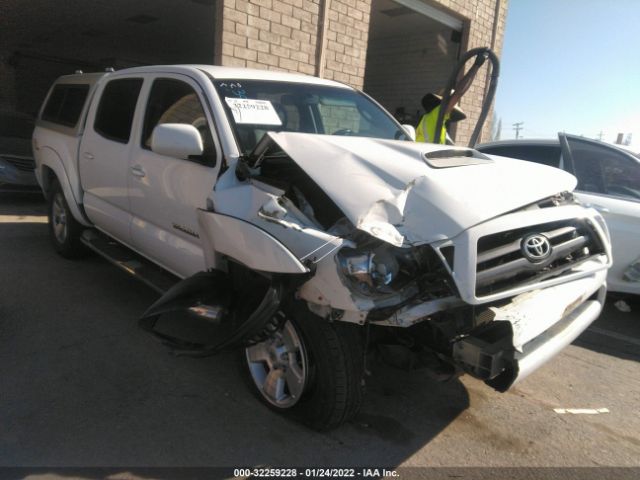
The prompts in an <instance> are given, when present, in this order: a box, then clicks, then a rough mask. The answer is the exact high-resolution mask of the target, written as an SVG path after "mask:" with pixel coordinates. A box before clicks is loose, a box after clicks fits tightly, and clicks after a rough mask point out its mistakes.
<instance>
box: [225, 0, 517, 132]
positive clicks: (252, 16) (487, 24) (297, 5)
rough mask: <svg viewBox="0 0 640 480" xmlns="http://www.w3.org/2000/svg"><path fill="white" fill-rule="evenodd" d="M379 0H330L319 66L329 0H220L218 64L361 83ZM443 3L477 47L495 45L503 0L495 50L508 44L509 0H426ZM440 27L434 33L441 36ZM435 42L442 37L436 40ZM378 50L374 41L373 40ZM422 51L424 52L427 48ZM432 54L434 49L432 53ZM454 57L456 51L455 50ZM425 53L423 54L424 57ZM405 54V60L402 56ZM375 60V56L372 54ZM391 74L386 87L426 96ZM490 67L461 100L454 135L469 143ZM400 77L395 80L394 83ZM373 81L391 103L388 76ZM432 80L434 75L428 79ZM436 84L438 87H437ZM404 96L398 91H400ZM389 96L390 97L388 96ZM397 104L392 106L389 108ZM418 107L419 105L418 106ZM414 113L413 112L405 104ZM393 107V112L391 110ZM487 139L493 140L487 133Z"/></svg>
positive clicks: (437, 68) (440, 70)
mask: <svg viewBox="0 0 640 480" xmlns="http://www.w3.org/2000/svg"><path fill="white" fill-rule="evenodd" d="M372 1H375V0H331V1H330V4H329V5H330V8H329V10H328V12H327V17H326V19H325V21H326V22H327V28H326V30H325V31H326V36H325V45H326V47H325V52H324V64H323V65H319V64H318V61H319V58H320V53H319V51H320V48H319V42H320V41H321V38H322V32H323V24H322V14H323V9H324V2H323V0H220V1H219V4H218V8H219V10H218V12H219V13H218V18H219V19H220V20H219V21H218V35H217V41H216V46H217V51H216V58H215V63H216V64H220V65H226V66H239V67H251V68H262V69H270V70H282V71H289V72H301V73H306V74H311V75H317V74H319V73H321V75H322V76H323V77H325V78H328V79H333V80H337V81H340V82H344V83H347V84H349V85H352V86H354V87H356V88H360V89H362V88H363V87H364V78H365V70H366V68H367V50H368V47H369V45H368V40H369V22H370V17H371V3H372ZM424 1H425V3H429V4H431V5H433V6H435V7H437V8H439V9H442V10H445V11H447V12H448V13H451V14H452V15H454V16H457V17H459V18H461V19H462V20H463V21H464V23H465V29H464V32H463V40H462V51H465V50H468V49H470V48H474V47H478V46H490V45H491V40H492V31H493V22H494V15H495V8H496V2H500V8H499V15H498V24H497V32H496V38H495V45H494V49H495V51H496V53H498V54H499V52H500V50H501V49H502V37H503V34H504V25H505V16H506V10H507V3H508V0H424ZM442 34H443V33H442V32H434V33H433V35H435V36H437V35H442ZM434 40H435V41H436V45H437V44H438V43H437V42H440V43H442V41H440V40H439V39H437V38H434ZM374 48H375V46H374ZM422 53H424V52H422ZM426 53H428V52H426ZM419 54H421V52H418V51H413V50H411V49H408V50H407V49H406V48H403V46H402V45H397V49H396V51H395V56H396V57H400V58H398V59H397V60H398V61H404V60H406V58H407V57H411V56H412V55H419ZM449 55H451V52H448V53H447V54H446V55H445V57H446V58H444V59H443V58H442V55H440V56H439V57H438V58H437V59H435V60H433V62H432V66H433V67H434V75H436V74H437V76H440V75H442V76H444V78H445V79H446V77H447V75H448V72H444V70H446V69H447V68H451V67H452V66H453V63H454V62H453V61H451V62H449V60H451V59H450V58H449ZM453 55H455V54H453ZM423 56H424V55H423ZM403 57H404V58H403ZM369 61H370V62H371V57H369ZM371 67H372V68H374V69H380V70H382V69H384V65H378V64H376V62H375V61H374V62H373V63H371ZM386 69H387V71H388V72H389V75H383V77H384V78H386V79H388V82H389V84H388V88H387V90H389V89H390V88H393V89H394V90H395V91H396V92H401V90H402V88H407V91H406V92H405V93H403V94H402V95H404V96H408V95H410V96H411V97H412V98H417V99H418V102H419V99H420V98H421V97H422V94H423V92H422V90H424V88H422V89H420V92H418V93H417V94H416V93H415V92H417V90H418V89H417V87H416V86H415V85H414V86H411V85H407V84H404V87H403V84H402V80H403V79H392V78H391V77H392V73H393V69H392V68H389V66H388V64H387V68H386ZM485 78H486V69H484V68H483V69H482V70H480V72H479V74H478V77H477V79H476V82H475V83H474V85H473V86H472V87H471V89H470V90H469V92H468V93H467V95H466V96H465V97H464V98H463V99H462V103H461V107H462V108H463V110H465V112H466V113H467V115H468V118H467V120H466V121H464V122H461V123H460V124H459V125H458V127H457V131H456V141H457V142H458V143H461V144H464V143H466V142H467V141H468V139H469V137H470V135H471V132H472V130H473V127H474V125H475V122H476V120H477V118H478V115H479V114H480V109H481V105H482V100H483V98H484V91H485V86H486V83H485ZM394 82H395V83H394ZM376 83H377V85H373V84H372V85H371V93H372V94H373V95H374V96H375V97H381V96H382V97H384V98H381V99H382V100H383V102H384V103H385V104H386V105H389V106H391V105H392V104H393V103H394V102H395V101H396V100H394V99H393V98H392V95H390V94H389V93H385V92H384V81H383V82H382V83H381V82H378V81H376ZM427 83H428V79H427ZM432 83H433V88H439V87H441V86H442V85H440V84H441V83H442V80H440V79H439V78H438V79H437V80H436V78H435V76H434V77H433V81H432ZM436 84H437V85H436ZM398 94H399V93H398ZM387 98H388V99H389V100H386V99H387ZM390 108H391V107H390ZM418 108H419V106H418ZM407 111H408V112H409V113H415V112H411V111H410V110H409V109H407ZM392 113H393V112H392ZM490 123H491V116H489V118H488V119H487V123H486V125H485V132H489V129H490ZM485 138H488V137H487V136H486V135H485Z"/></svg>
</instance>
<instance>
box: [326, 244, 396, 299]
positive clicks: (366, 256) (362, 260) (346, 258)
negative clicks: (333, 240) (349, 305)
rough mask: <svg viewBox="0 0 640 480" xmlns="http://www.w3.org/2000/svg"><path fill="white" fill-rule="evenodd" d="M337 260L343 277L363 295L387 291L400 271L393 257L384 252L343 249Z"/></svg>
mask: <svg viewBox="0 0 640 480" xmlns="http://www.w3.org/2000/svg"><path fill="white" fill-rule="evenodd" d="M337 258H338V263H339V265H340V270H341V272H342V274H343V275H344V277H345V278H347V280H349V281H350V282H351V283H352V284H353V285H354V286H355V287H356V288H357V289H358V290H359V291H361V292H362V293H365V294H371V293H376V292H380V293H384V292H386V291H388V290H389V289H388V287H389V286H390V285H391V283H392V282H393V280H394V279H395V278H396V276H397V275H398V271H399V270H400V265H399V264H398V261H397V259H396V258H395V256H394V255H392V254H391V253H389V252H388V251H384V250H382V251H380V250H377V251H362V250H356V249H353V248H343V249H342V250H340V252H339V253H338V255H337Z"/></svg>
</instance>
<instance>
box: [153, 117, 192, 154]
mask: <svg viewBox="0 0 640 480" xmlns="http://www.w3.org/2000/svg"><path fill="white" fill-rule="evenodd" d="M151 150H152V151H153V152H155V153H157V154H159V155H166V156H168V157H175V158H181V159H183V160H188V159H189V157H190V156H192V155H193V156H197V155H202V153H203V152H204V146H203V145H202V137H201V136H200V132H198V129H197V128H196V127H194V126H193V125H188V124H186V123H164V124H162V125H158V126H157V127H156V128H154V129H153V133H152V134H151Z"/></svg>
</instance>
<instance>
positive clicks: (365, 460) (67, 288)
mask: <svg viewBox="0 0 640 480" xmlns="http://www.w3.org/2000/svg"><path fill="white" fill-rule="evenodd" d="M44 212H45V206H44V202H43V200H42V198H41V197H40V196H38V195H33V194H21V193H0V466H5V467H6V466H46V467H73V466H94V467H97V466H120V465H127V466H146V467H152V466H172V467H180V466H229V467H241V466H242V467H251V466H258V465H268V466H274V467H284V466H294V465H296V466H343V467H344V466H367V465H376V466H389V467H398V466H433V467H437V466H456V467H460V466H520V467H522V466H527V467H533V466H574V467H575V466H586V467H590V466H636V467H638V466H640V364H639V361H640V301H638V299H637V298H636V299H630V300H629V301H628V303H629V305H630V307H631V312H628V313H623V312H621V311H619V310H617V309H616V308H614V307H613V305H612V303H613V302H612V301H608V303H607V306H606V310H605V312H604V314H603V315H602V316H601V318H600V319H599V320H597V321H596V322H595V323H594V324H593V326H592V327H591V328H590V329H589V330H588V331H587V332H585V333H584V334H583V335H582V336H581V337H580V338H579V339H577V340H576V342H574V344H573V345H571V346H569V347H568V348H567V349H565V350H564V351H563V352H562V353H561V354H560V355H558V356H557V357H556V358H555V359H554V360H552V361H551V362H550V363H548V364H547V365H545V366H544V367H542V368H541V369H540V370H539V371H537V372H536V373H534V374H533V375H531V376H530V377H529V378H527V379H526V380H525V381H523V382H522V383H520V384H518V385H517V386H516V388H514V389H512V390H510V391H509V392H507V393H504V394H500V393H497V392H495V391H493V390H492V389H491V388H489V387H487V386H485V385H484V384H483V383H482V382H480V381H476V380H474V379H472V378H470V377H463V378H462V379H457V380H454V381H450V382H448V383H437V382H435V381H433V380H430V379H429V378H427V377H426V376H425V374H424V373H423V372H404V371H398V370H394V369H392V368H390V367H386V366H384V365H378V364H376V365H374V366H373V368H372V370H373V375H372V377H371V378H369V379H368V382H367V388H368V395H367V398H366V403H365V405H364V408H363V411H362V413H361V415H360V416H359V417H358V418H357V419H356V420H355V421H354V422H352V423H350V424H348V425H345V426H343V427H341V428H340V429H338V430H335V431H333V432H330V433H322V434H321V433H317V432H313V431H310V430H308V429H306V428H305V427H303V426H301V425H298V424H296V423H294V422H291V421H288V420H286V419H284V418H282V417H280V416H279V415H277V414H276V413H274V412H272V411H270V410H269V409H267V408H265V407H264V406H263V405H262V404H260V403H259V402H258V401H257V400H256V399H255V398H254V397H253V396H252V395H251V394H250V392H249V390H248V389H247V388H246V385H245V384H244V380H243V379H242V376H241V374H240V370H239V368H240V367H239V362H238V358H237V355H236V354H233V353H228V354H222V355H219V356H216V357H212V358H206V359H191V358H184V357H175V356H172V355H170V354H169V353H168V352H167V350H166V349H165V348H164V347H163V346H162V345H160V344H159V343H157V342H156V341H154V340H153V339H152V338H150V337H149V336H148V335H147V334H146V333H144V332H142V331H141V330H140V329H139V328H138V327H137V324H136V321H137V318H138V316H139V315H140V314H141V313H142V312H143V311H144V310H145V309H146V307H148V306H149V305H150V304H151V303H152V302H153V301H154V300H155V299H156V298H157V295H156V294H155V293H154V292H153V291H151V290H150V289H149V288H148V287H146V286H145V285H143V284H142V283H140V282H138V281H136V280H135V279H133V278H130V277H128V276H126V275H125V274H124V273H122V272H121V271H119V270H117V269H116V268H115V267H113V266H112V265H110V264H108V263H107V262H105V261H104V260H102V259H101V258H98V257H97V256H89V257H87V258H85V259H82V260H76V261H69V260H65V259H63V258H61V257H59V256H57V255H56V254H55V253H54V251H53V249H52V248H51V246H50V245H49V241H48V237H47V226H46V218H45V217H44ZM555 409H607V410H608V412H607V413H597V414H586V413H557V412H556V411H555Z"/></svg>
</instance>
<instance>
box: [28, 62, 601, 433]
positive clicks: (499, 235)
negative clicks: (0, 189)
mask: <svg viewBox="0 0 640 480" xmlns="http://www.w3.org/2000/svg"><path fill="white" fill-rule="evenodd" d="M411 133H412V132H411V130H410V128H408V127H403V126H401V125H400V124H398V123H397V122H396V121H395V120H394V119H393V117H392V116H391V115H390V114H389V113H388V112H386V111H385V110H384V109H383V108H382V107H380V106H379V105H378V104H377V103H376V102H375V101H373V100H372V99H371V98H369V97H368V96H366V95H365V94H363V93H362V92H359V91H357V90H354V89H353V88H351V87H349V86H346V85H343V84H340V83H337V82H333V81H328V80H324V79H319V78H314V77H309V76H304V75H294V74H286V73H276V72H268V71H259V70H246V69H234V68H223V67H212V66H203V65H184V66H153V67H141V68H134V69H127V70H122V71H118V72H111V73H105V74H88V75H85V74H78V75H70V76H66V77H62V78H60V79H58V80H57V81H56V83H55V84H54V85H53V87H52V89H51V92H50V94H49V96H48V97H47V99H46V100H45V104H44V106H43V109H42V111H41V113H40V116H39V119H38V122H37V126H36V129H35V132H34V135H33V145H34V154H35V158H36V162H37V168H36V174H37V178H38V181H39V183H40V185H41V186H42V189H43V191H44V193H45V195H46V197H47V198H48V200H49V226H50V232H51V241H52V244H53V246H54V247H55V249H56V250H57V251H58V252H59V253H60V254H61V255H63V256H66V257H70V256H75V255H77V254H79V253H82V247H83V246H86V247H89V248H91V249H93V250H95V251H96V252H98V253H100V254H101V255H103V256H104V257H105V258H107V259H109V260H110V261H112V262H113V263H114V264H115V265H117V266H119V267H120V268H122V269H123V270H125V271H126V272H128V273H131V274H134V275H136V276H138V277H139V278H141V279H143V280H144V281H145V282H146V283H148V284H149V285H151V286H152V287H154V288H156V289H157V290H158V291H160V292H161V293H162V294H163V295H162V297H161V298H160V299H159V300H158V301H157V302H156V303H155V304H154V305H152V306H151V307H150V308H149V309H148V311H147V312H146V313H144V314H143V315H142V319H141V326H142V327H143V328H144V329H146V330H148V331H149V332H152V333H153V334H154V335H156V336H157V337H159V338H161V339H162V340H163V341H164V342H165V343H167V344H169V345H170V346H171V347H172V348H174V349H176V350H177V351H179V352H180V353H182V354H188V355H195V356H203V355H213V354H215V353H217V352H219V351H220V350H222V349H226V348H239V349H242V351H243V353H244V360H243V361H244V362H245V364H246V371H247V372H248V374H249V376H250V378H251V383H252V385H253V386H254V387H255V389H256V391H257V393H258V396H259V398H260V399H261V400H262V401H264V402H265V403H266V404H267V405H269V406H270V407H272V408H274V409H276V410H277V411H279V412H282V413H283V414H287V415H291V416H294V417H296V418H300V419H302V420H303V421H304V422H305V423H307V424H309V425H311V426H312V427H314V428H322V429H326V428H331V427H335V426H337V425H339V424H340V423H342V422H344V421H345V420H348V419H350V418H352V417H353V416H354V415H355V414H356V413H357V411H358V409H359V407H360V404H361V402H362V398H363V385H364V371H365V368H364V365H365V362H366V358H367V356H366V352H367V351H370V350H371V349H372V348H376V347H378V348H382V349H385V348H386V351H389V348H391V349H392V350H394V351H395V352H398V351H402V352H403V354H404V355H406V356H415V357H417V358H419V359H421V360H425V359H428V361H424V363H426V364H429V365H430V366H431V367H432V368H435V369H437V370H438V371H439V373H441V374H443V375H448V376H449V377H450V376H452V375H458V374H460V373H462V372H468V373H470V374H471V375H474V376H475V377H478V378H480V379H482V380H484V381H486V382H487V383H488V384H489V385H492V386H493V387H494V388H496V389H498V390H499V391H504V390H507V389H508V388H509V387H510V386H511V385H513V384H514V383H515V382H516V381H519V380H521V379H523V378H525V377H526V376H527V375H528V374H530V373H531V372H533V371H534V370H535V369H536V368H537V367H539V366H540V365H541V364H542V363H544V362H545V361H547V360H549V359H550V358H551V357H553V355H554V354H556V353H557V352H558V351H560V350H561V349H562V348H563V347H564V346H566V345H567V344H568V343H570V342H571V341H572V340H573V339H574V338H576V336H577V335H579V334H580V333H581V332H582V331H583V330H584V329H585V328H587V326H588V325H589V324H590V323H591V322H592V321H593V320H594V319H595V318H596V317H597V316H598V315H599V313H600V311H601V308H602V304H603V302H604V298H605V294H606V283H605V278H606V273H607V268H608V267H609V266H610V251H609V250H610V249H609V239H608V234H607V231H606V226H605V223H604V221H603V219H602V217H601V216H600V214H599V213H598V212H597V211H596V210H594V209H588V208H585V207H583V206H581V205H579V204H578V203H576V202H575V200H574V198H573V195H572V194H571V190H573V188H574V187H575V178H574V177H573V176H571V175H569V174H567V173H565V172H561V171H559V170H557V169H551V168H548V167H545V166H540V165H534V164H531V163H526V162H518V163H522V165H517V164H516V163H515V162H514V161H512V160H505V159H492V158H489V157H488V156H486V155H483V154H481V153H479V152H477V151H475V150H471V149H466V148H455V147H449V146H440V145H430V144H423V143H415V142H413V141H412V139H411ZM87 308H88V309H89V308H90V307H89V306H88V307H87ZM87 314H88V315H90V314H91V312H90V311H89V310H88V311H87ZM104 328H108V325H105V327H104Z"/></svg>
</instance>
